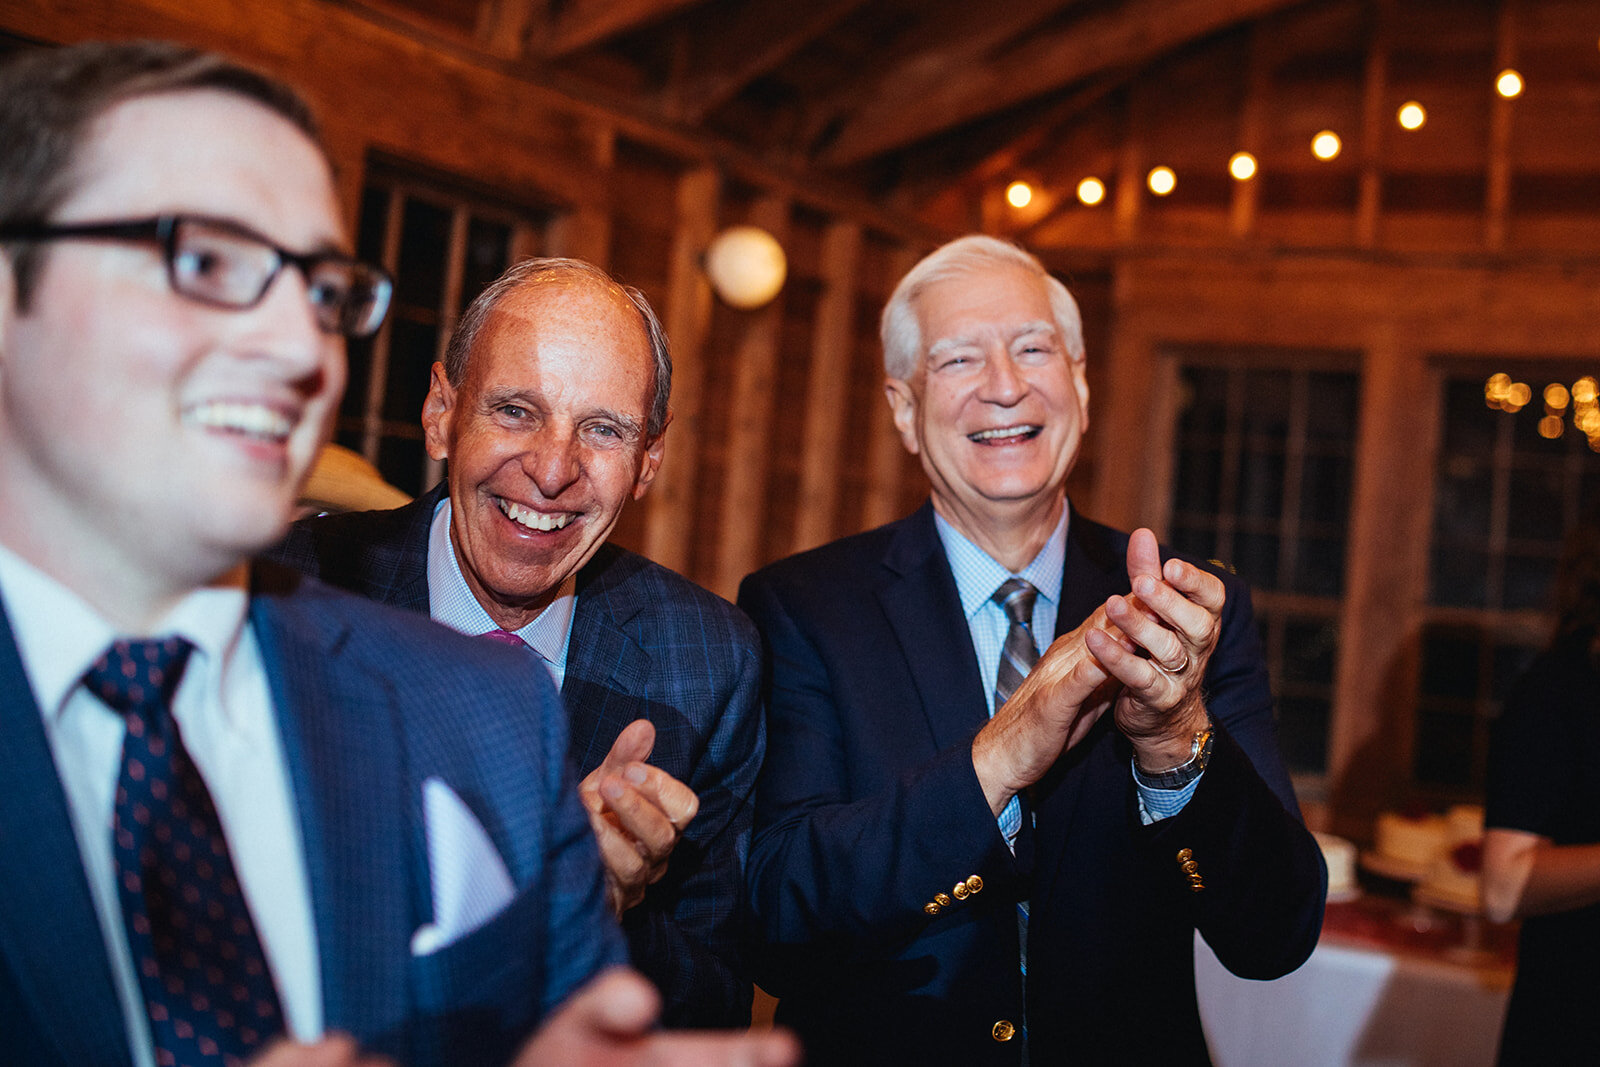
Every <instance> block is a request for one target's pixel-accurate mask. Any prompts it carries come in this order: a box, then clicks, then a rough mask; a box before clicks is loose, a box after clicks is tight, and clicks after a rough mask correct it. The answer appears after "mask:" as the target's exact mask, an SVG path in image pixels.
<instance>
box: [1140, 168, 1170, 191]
mask: <svg viewBox="0 0 1600 1067" xmlns="http://www.w3.org/2000/svg"><path fill="white" fill-rule="evenodd" d="M1145 184H1147V185H1149V186H1150V191H1151V192H1152V193H1155V194H1156V195H1157V196H1166V195H1167V194H1168V193H1170V192H1172V190H1174V189H1176V188H1177V187H1178V176H1177V175H1176V174H1174V173H1173V171H1172V168H1171V167H1155V168H1154V169H1152V170H1151V171H1150V174H1149V176H1148V177H1146V178H1145Z"/></svg>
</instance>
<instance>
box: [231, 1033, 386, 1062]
mask: <svg viewBox="0 0 1600 1067" xmlns="http://www.w3.org/2000/svg"><path fill="white" fill-rule="evenodd" d="M247 1067H394V1065H393V1064H392V1063H391V1062H390V1061H389V1060H387V1059H384V1058H383V1057H382V1056H364V1055H362V1053H361V1050H360V1049H359V1048H357V1047H356V1043H355V1041H354V1039H352V1038H350V1037H348V1036H347V1035H345V1034H334V1035H333V1036H331V1037H325V1038H323V1039H322V1040H321V1041H318V1042H317V1043H316V1044H314V1045H300V1044H296V1043H295V1042H293V1041H274V1042H273V1043H272V1044H271V1045H269V1046H267V1049H266V1051H265V1052H263V1053H261V1054H260V1055H259V1056H254V1057H252V1058H251V1060H250V1062H249V1064H248V1065H247Z"/></svg>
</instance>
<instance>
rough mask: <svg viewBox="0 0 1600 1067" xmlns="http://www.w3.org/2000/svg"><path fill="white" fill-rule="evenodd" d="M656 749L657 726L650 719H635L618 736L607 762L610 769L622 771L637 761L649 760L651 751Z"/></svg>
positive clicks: (607, 755) (606, 759)
mask: <svg viewBox="0 0 1600 1067" xmlns="http://www.w3.org/2000/svg"><path fill="white" fill-rule="evenodd" d="M655 747H656V727H655V724H654V723H652V722H651V721H650V720H649V719H635V720H633V721H632V722H630V723H629V724H628V725H627V726H626V727H624V728H623V731H622V732H621V733H620V734H618V735H617V739H616V741H615V742H613V743H612V745H611V751H610V752H608V753H606V758H605V762H606V764H607V767H608V769H611V770H620V769H621V768H622V767H624V766H626V765H627V764H629V763H632V762H634V761H635V760H644V759H648V758H649V756H650V750H651V749H653V748H655Z"/></svg>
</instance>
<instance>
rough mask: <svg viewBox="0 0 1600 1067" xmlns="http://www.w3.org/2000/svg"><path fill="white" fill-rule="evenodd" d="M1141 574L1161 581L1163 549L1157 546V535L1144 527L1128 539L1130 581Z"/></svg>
mask: <svg viewBox="0 0 1600 1067" xmlns="http://www.w3.org/2000/svg"><path fill="white" fill-rule="evenodd" d="M1141 574H1148V575H1150V576H1151V577H1152V578H1155V579H1156V580H1157V581H1160V580H1161V548H1160V546H1159V545H1157V544H1156V535H1155V534H1153V533H1151V532H1150V531H1149V530H1146V529H1144V528H1143V527H1141V528H1139V529H1137V530H1135V531H1133V536H1131V537H1129V538H1128V581H1130V582H1132V581H1133V580H1135V579H1136V578H1138V577H1139V576H1140V575H1141Z"/></svg>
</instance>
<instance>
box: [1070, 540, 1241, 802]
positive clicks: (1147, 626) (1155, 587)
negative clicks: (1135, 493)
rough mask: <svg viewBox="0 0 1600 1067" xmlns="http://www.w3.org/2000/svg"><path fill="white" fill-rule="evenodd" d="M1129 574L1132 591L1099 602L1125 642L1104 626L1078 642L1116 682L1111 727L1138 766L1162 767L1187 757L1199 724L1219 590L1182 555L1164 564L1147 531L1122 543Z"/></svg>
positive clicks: (1218, 622) (1218, 623) (1218, 627)
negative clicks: (1124, 740) (1129, 747)
mask: <svg viewBox="0 0 1600 1067" xmlns="http://www.w3.org/2000/svg"><path fill="white" fill-rule="evenodd" d="M1128 578H1129V580H1130V581H1131V582H1132V584H1133V593H1134V595H1133V596H1131V597H1121V596H1114V597H1112V598H1111V599H1109V600H1107V601H1106V604H1105V613H1106V617H1107V618H1108V619H1110V621H1111V622H1112V623H1114V624H1115V627H1116V629H1117V630H1118V631H1120V632H1121V634H1122V635H1125V639H1123V640H1118V639H1116V638H1114V637H1112V636H1111V635H1110V634H1108V633H1106V632H1104V631H1102V632H1099V633H1089V634H1087V635H1086V637H1085V639H1086V642H1087V644H1088V647H1089V651H1090V652H1092V653H1093V654H1094V657H1095V659H1097V660H1098V661H1099V662H1100V664H1101V665H1102V666H1103V667H1104V668H1105V670H1106V671H1107V672H1108V673H1109V674H1110V675H1111V677H1113V678H1114V679H1116V680H1117V681H1118V682H1120V683H1121V684H1122V687H1123V688H1122V692H1121V695H1119V696H1118V697H1117V702H1116V710H1115V711H1114V712H1113V714H1114V715H1115V716H1116V723H1117V729H1119V730H1121V731H1122V732H1123V733H1124V734H1125V735H1127V738H1128V740H1130V741H1132V742H1133V747H1134V752H1135V754H1136V757H1137V759H1138V761H1139V766H1140V767H1141V768H1142V769H1144V770H1146V771H1161V770H1166V769H1167V768H1169V767H1176V766H1177V765H1178V764H1180V763H1183V762H1184V761H1185V760H1187V759H1188V758H1189V755H1190V752H1191V749H1192V748H1193V741H1194V735H1195V732H1196V731H1198V730H1202V729H1204V728H1205V723H1206V709H1205V704H1204V703H1203V702H1202V700H1201V697H1200V683H1201V681H1202V680H1203V679H1204V678H1205V673H1206V663H1207V662H1208V661H1209V660H1210V659H1211V653H1212V652H1213V651H1214V650H1215V649H1216V647H1217V638H1218V637H1219V636H1220V634H1221V632H1222V607H1223V603H1224V602H1225V600H1226V590H1225V589H1224V588H1223V585H1222V581H1221V580H1220V579H1219V578H1217V576H1216V575H1214V574H1209V573H1207V572H1206V571H1203V570H1201V569H1200V568H1198V567H1193V566H1190V565H1189V564H1187V563H1185V562H1183V561H1182V560H1178V559H1169V560H1167V562H1166V564H1165V565H1163V564H1162V562H1161V553H1160V549H1159V548H1158V547H1157V545H1156V535H1155V534H1153V533H1151V532H1150V531H1149V530H1135V531H1134V533H1133V536H1132V537H1131V538H1130V539H1129V541H1128ZM1129 640H1131V641H1132V642H1133V644H1134V645H1136V646H1137V648H1134V647H1130V645H1129V644H1128V641H1129Z"/></svg>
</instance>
